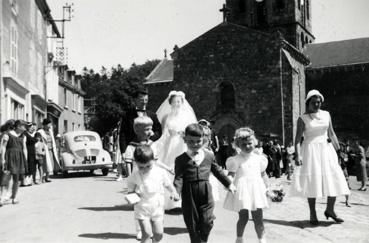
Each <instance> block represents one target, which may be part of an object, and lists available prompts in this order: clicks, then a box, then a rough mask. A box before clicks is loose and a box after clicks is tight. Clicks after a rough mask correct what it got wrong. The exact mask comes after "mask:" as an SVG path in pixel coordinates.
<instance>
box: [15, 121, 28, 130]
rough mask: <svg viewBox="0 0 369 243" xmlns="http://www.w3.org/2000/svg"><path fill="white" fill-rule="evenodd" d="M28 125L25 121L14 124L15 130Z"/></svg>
mask: <svg viewBox="0 0 369 243" xmlns="http://www.w3.org/2000/svg"><path fill="white" fill-rule="evenodd" d="M27 124H28V123H27V122H26V121H23V120H16V121H15V122H14V129H15V128H17V127H19V126H26V125H27Z"/></svg>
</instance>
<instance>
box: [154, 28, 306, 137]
mask: <svg viewBox="0 0 369 243" xmlns="http://www.w3.org/2000/svg"><path fill="white" fill-rule="evenodd" d="M277 36H278V35H268V34H265V33H261V32H258V31H255V30H252V29H247V28H245V27H240V26H236V25H232V24H222V25H219V26H217V27H215V28H214V29H212V30H211V31H209V32H207V33H205V34H204V35H202V36H200V37H199V38H198V39H196V40H194V41H192V42H190V43H189V44H187V45H186V46H184V47H182V48H181V49H179V50H178V51H177V52H175V53H174V81H173V82H172V83H164V84H155V85H152V84H151V85H149V86H148V87H149V92H150V106H151V108H152V109H153V110H156V109H157V107H158V105H159V104H160V103H161V102H162V101H163V100H164V99H165V97H166V96H167V94H168V92H169V91H170V90H171V89H174V90H182V91H184V92H185V93H186V96H187V99H188V101H189V103H190V104H191V105H192V106H193V107H194V110H195V112H196V114H197V117H198V118H199V119H200V118H206V119H210V120H215V122H216V123H215V126H214V128H215V130H216V131H218V130H220V129H221V128H222V126H224V125H226V124H231V125H232V126H237V127H239V126H251V127H252V128H253V129H255V131H256V132H257V134H259V135H262V134H264V133H270V132H272V133H276V134H279V135H281V134H282V115H281V114H282V111H281V88H280V65H279V57H280V56H279V55H280V52H279V48H280V43H279V39H278V38H277ZM284 62H286V60H285V61H284ZM283 66H284V67H285V69H284V70H283V87H284V88H283V92H284V102H285V127H286V128H287V129H286V133H289V135H288V136H287V137H288V139H292V132H293V131H292V130H293V129H292V128H293V119H292V117H294V116H292V115H291V114H292V110H293V107H294V106H296V105H299V104H298V103H294V104H292V102H295V101H296V99H293V98H292V86H293V85H292V84H293V83H292V75H291V67H290V66H289V65H283ZM223 82H227V83H231V84H232V85H233V87H234V94H235V106H234V108H229V109H224V107H222V106H221V105H219V103H220V101H219V100H220V96H221V94H220V89H219V86H220V84H221V83H223ZM295 89H296V88H295Z"/></svg>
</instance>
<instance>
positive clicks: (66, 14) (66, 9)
mask: <svg viewBox="0 0 369 243" xmlns="http://www.w3.org/2000/svg"><path fill="white" fill-rule="evenodd" d="M72 7H73V3H72V4H68V3H66V4H65V5H64V6H63V18H62V19H57V20H54V22H60V23H61V29H62V33H61V38H60V39H59V40H58V42H57V43H58V44H60V46H58V47H56V57H57V59H59V61H60V62H61V63H62V64H65V63H66V59H68V58H67V55H68V53H67V48H65V46H64V39H65V22H70V21H71V20H72V18H73V17H74V16H73V12H74V10H73V8H72Z"/></svg>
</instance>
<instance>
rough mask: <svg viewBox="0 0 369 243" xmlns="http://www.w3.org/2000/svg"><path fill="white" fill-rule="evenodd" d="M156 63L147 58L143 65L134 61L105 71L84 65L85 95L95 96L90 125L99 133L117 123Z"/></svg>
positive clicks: (91, 97)
mask: <svg viewBox="0 0 369 243" xmlns="http://www.w3.org/2000/svg"><path fill="white" fill-rule="evenodd" d="M158 63H159V61H158V60H152V61H146V62H145V63H144V64H142V65H136V64H135V63H133V64H132V65H131V67H130V68H129V69H127V70H126V69H124V68H123V67H122V66H121V65H119V64H118V65H117V66H116V67H112V68H111V69H110V71H107V70H106V69H105V67H102V70H101V71H100V73H95V72H94V70H92V69H87V68H84V69H83V74H82V79H81V86H82V89H83V90H84V91H85V92H86V96H85V98H86V99H95V100H96V107H95V115H94V117H93V118H92V119H91V122H90V124H89V126H90V127H91V128H92V130H94V131H96V132H98V133H99V134H100V135H103V134H105V133H106V132H108V131H109V130H111V129H112V128H114V127H115V126H116V124H117V123H118V121H119V120H120V117H121V116H122V113H123V112H124V111H125V110H127V109H128V108H129V107H130V106H131V105H132V100H133V96H134V94H135V93H136V92H137V90H138V89H140V88H142V87H143V81H144V80H145V78H146V77H147V76H148V75H149V73H150V72H151V71H152V70H153V69H154V68H155V66H156V65H157V64H158Z"/></svg>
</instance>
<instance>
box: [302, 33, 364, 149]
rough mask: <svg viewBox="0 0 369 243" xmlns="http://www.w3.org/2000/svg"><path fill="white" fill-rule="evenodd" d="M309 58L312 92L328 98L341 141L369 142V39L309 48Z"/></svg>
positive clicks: (310, 45)
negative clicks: (356, 139)
mask: <svg viewBox="0 0 369 243" xmlns="http://www.w3.org/2000/svg"><path fill="white" fill-rule="evenodd" d="M305 54H306V55H307V56H308V57H309V59H310V60H311V65H309V66H308V67H307V68H306V79H307V80H306V85H307V88H308V89H318V90H319V91H320V92H321V93H322V94H323V95H324V97H325V102H324V103H323V109H326V110H328V111H329V112H330V114H331V117H332V122H333V127H334V129H335V131H336V133H337V136H338V138H339V140H340V141H345V140H346V139H353V138H359V139H360V140H361V141H365V142H366V144H368V142H369V120H368V117H369V109H368V107H369V97H368V94H369V38H360V39H351V40H342V41H333V42H327V43H317V44H309V45H308V46H307V48H306V50H305Z"/></svg>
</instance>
